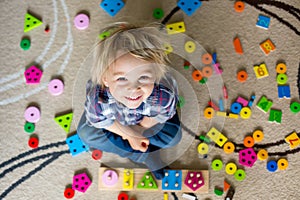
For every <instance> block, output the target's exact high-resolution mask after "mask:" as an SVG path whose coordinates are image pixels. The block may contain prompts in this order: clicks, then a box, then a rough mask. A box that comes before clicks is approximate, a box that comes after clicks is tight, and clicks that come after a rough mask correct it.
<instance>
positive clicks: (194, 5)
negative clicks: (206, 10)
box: [177, 0, 202, 16]
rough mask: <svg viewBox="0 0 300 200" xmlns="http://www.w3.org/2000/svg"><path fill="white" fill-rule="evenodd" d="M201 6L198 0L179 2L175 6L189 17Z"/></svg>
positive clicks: (182, 0)
mask: <svg viewBox="0 0 300 200" xmlns="http://www.w3.org/2000/svg"><path fill="white" fill-rule="evenodd" d="M201 5H202V2H201V1H198V0H180V1H178V2H177V6H178V7H179V8H180V9H181V10H183V11H184V12H185V14H187V15H188V16H191V15H192V14H193V13H194V12H195V11H196V10H197V9H199V8H200V7H201Z"/></svg>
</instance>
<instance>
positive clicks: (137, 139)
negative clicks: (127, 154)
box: [126, 134, 149, 152]
mask: <svg viewBox="0 0 300 200" xmlns="http://www.w3.org/2000/svg"><path fill="white" fill-rule="evenodd" d="M126 139H127V140H128V142H129V144H130V146H131V147H132V148H133V149H134V150H139V151H141V152H146V151H147V149H148V145H149V139H148V138H145V137H143V136H141V135H139V134H136V135H128V136H127V137H126Z"/></svg>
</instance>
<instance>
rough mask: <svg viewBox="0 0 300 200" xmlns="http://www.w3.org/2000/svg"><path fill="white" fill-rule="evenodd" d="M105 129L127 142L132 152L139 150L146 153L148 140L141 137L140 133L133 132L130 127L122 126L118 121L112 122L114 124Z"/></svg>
mask: <svg viewBox="0 0 300 200" xmlns="http://www.w3.org/2000/svg"><path fill="white" fill-rule="evenodd" d="M106 129H107V130H109V131H110V132H113V133H115V134H117V135H119V136H121V137H122V138H123V139H124V140H128V142H129V144H130V146H131V147H132V148H133V149H134V150H139V151H142V152H146V151H147V148H148V145H149V139H147V138H145V137H143V136H142V134H141V133H139V132H138V131H136V130H134V129H133V128H131V127H130V126H124V125H122V124H120V123H119V122H118V121H114V123H113V124H112V125H111V126H109V127H107V128H106Z"/></svg>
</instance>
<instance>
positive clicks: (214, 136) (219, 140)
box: [207, 127, 227, 147]
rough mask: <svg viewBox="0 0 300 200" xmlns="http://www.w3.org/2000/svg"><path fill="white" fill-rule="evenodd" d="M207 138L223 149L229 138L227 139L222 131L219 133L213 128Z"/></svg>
mask: <svg viewBox="0 0 300 200" xmlns="http://www.w3.org/2000/svg"><path fill="white" fill-rule="evenodd" d="M207 136H208V137H209V138H210V139H211V140H212V141H214V142H215V143H216V144H217V145H219V146H220V147H222V146H223V145H224V143H225V142H226V141H227V137H225V136H224V135H223V134H222V133H221V132H220V131H218V130H217V129H216V128H214V127H212V128H211V129H210V130H209V131H208V133H207Z"/></svg>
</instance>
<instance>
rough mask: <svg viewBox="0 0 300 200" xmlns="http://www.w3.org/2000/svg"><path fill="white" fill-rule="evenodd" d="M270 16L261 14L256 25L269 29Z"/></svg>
mask: <svg viewBox="0 0 300 200" xmlns="http://www.w3.org/2000/svg"><path fill="white" fill-rule="evenodd" d="M270 21H271V19H270V17H267V16H264V15H261V14H259V15H258V20H257V22H256V26H257V27H259V28H263V29H268V28H269V26H270Z"/></svg>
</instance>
